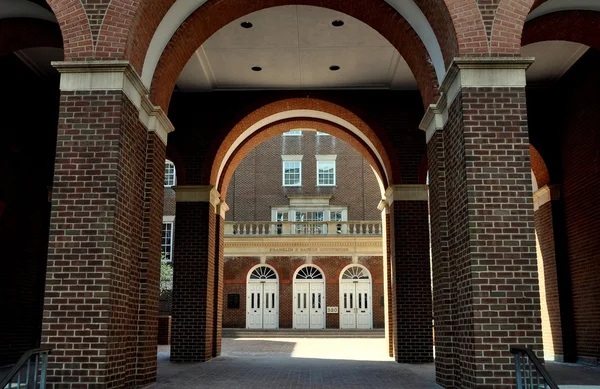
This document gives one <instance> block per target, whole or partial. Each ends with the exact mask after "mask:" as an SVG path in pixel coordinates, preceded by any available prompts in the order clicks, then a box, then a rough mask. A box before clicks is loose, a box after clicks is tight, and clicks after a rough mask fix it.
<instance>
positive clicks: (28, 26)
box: [0, 18, 63, 56]
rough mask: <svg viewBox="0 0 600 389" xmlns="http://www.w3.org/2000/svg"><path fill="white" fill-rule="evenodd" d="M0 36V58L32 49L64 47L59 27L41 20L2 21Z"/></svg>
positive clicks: (16, 19)
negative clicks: (18, 51) (0, 39)
mask: <svg viewBox="0 0 600 389" xmlns="http://www.w3.org/2000/svg"><path fill="white" fill-rule="evenodd" d="M0 36H1V37H2V45H0V56H2V55H7V54H10V53H13V52H15V51H17V50H22V49H27V48H31V47H55V48H62V47H63V38H62V35H61V32H60V28H59V27H58V25H57V24H56V23H53V22H49V21H46V20H41V19H32V18H11V19H0Z"/></svg>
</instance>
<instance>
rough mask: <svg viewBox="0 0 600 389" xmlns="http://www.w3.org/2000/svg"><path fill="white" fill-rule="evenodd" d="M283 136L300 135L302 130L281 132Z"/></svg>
mask: <svg viewBox="0 0 600 389" xmlns="http://www.w3.org/2000/svg"><path fill="white" fill-rule="evenodd" d="M283 135H284V136H302V130H291V131H288V132H284V133H283Z"/></svg>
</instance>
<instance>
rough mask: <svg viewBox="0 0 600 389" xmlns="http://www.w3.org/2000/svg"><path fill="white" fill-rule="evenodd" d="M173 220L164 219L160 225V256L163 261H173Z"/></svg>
mask: <svg viewBox="0 0 600 389" xmlns="http://www.w3.org/2000/svg"><path fill="white" fill-rule="evenodd" d="M174 225H175V223H174V222H173V221H164V220H163V227H162V246H161V258H162V260H163V261H164V262H172V261H173V227H174Z"/></svg>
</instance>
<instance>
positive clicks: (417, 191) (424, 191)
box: [380, 185, 429, 210]
mask: <svg viewBox="0 0 600 389" xmlns="http://www.w3.org/2000/svg"><path fill="white" fill-rule="evenodd" d="M428 200H429V187H428V186H427V185H392V186H390V187H389V188H387V190H386V191H385V198H384V199H383V200H382V201H384V202H385V203H387V205H388V206H390V205H392V204H393V203H394V201H428ZM380 206H381V203H380ZM380 210H383V208H382V209H380Z"/></svg>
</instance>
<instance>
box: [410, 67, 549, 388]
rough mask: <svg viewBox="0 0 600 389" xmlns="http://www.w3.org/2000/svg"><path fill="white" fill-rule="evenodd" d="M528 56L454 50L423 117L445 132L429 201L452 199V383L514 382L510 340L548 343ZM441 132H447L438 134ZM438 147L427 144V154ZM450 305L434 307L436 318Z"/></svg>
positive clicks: (440, 250)
mask: <svg viewBox="0 0 600 389" xmlns="http://www.w3.org/2000/svg"><path fill="white" fill-rule="evenodd" d="M531 62H532V60H531V59H523V58H469V59H462V58H457V59H455V60H454V63H453V64H452V66H451V68H450V69H449V71H448V74H447V75H446V79H445V80H444V82H443V84H442V86H441V87H440V90H441V92H442V97H441V99H440V101H439V102H438V103H437V104H436V105H433V106H431V107H430V108H429V110H428V113H427V114H426V116H425V119H424V121H423V122H422V123H421V128H423V129H425V130H427V133H428V134H427V139H428V140H429V142H430V143H431V142H432V140H433V142H438V141H439V139H443V140H442V143H443V153H444V154H443V162H444V166H443V168H444V169H443V170H444V179H443V180H442V179H440V177H439V171H440V168H439V167H436V170H437V171H438V173H436V174H435V179H436V181H437V185H438V188H437V189H436V192H435V193H432V194H433V195H435V196H436V197H438V198H437V199H435V200H432V203H438V204H443V202H444V201H445V202H446V210H447V212H446V217H447V223H448V238H447V239H448V249H449V251H448V258H450V261H449V262H448V267H449V268H450V269H449V273H450V274H449V276H450V277H451V278H452V279H453V280H455V283H456V284H455V285H456V287H454V288H452V294H453V296H452V301H453V304H454V310H455V312H456V320H455V323H454V327H453V330H452V333H453V334H454V339H452V341H451V342H447V343H451V344H452V346H453V347H454V350H455V352H456V354H455V357H456V358H455V360H454V362H452V363H451V364H450V365H451V366H455V367H456V368H457V369H460V375H456V374H455V375H454V377H455V378H456V380H455V382H454V383H453V386H452V387H457V388H458V387H461V388H462V387H468V388H506V387H512V386H514V384H515V378H514V367H513V358H512V355H511V353H510V347H511V346H513V345H519V346H527V347H531V348H532V349H533V350H535V351H536V352H540V351H541V343H542V340H541V324H540V301H539V290H538V280H537V264H536V250H535V235H534V232H535V231H534V220H533V200H532V196H531V194H532V192H531V190H532V188H531V167H530V162H529V137H528V132H527V110H526V101H525V70H526V69H527V67H528V66H529V65H530V64H531ZM431 111H433V112H431ZM437 131H442V132H443V138H437V140H436V139H434V132H437ZM437 147H439V146H437V145H431V146H430V148H429V151H430V160H431V159H433V158H435V155H432V153H433V152H434V150H432V149H437ZM440 181H443V182H440ZM441 183H443V184H444V185H445V191H444V192H445V193H443V192H442V191H441V186H440V184H441ZM442 196H445V200H444V199H442V198H441V197H442ZM436 207H437V208H439V209H440V210H441V206H439V205H438V206H436ZM434 209H436V208H432V212H433V210H434ZM441 216H443V213H442V214H441V215H436V216H435V217H436V218H437V217H441ZM436 224H437V225H438V226H439V225H443V224H442V223H441V222H439V221H438V222H437V223H436ZM436 228H439V227H436ZM434 244H436V245H439V247H435V248H434V250H433V252H434V258H433V261H434V262H435V263H436V265H435V266H434V268H436V267H437V266H438V263H443V262H444V260H445V258H444V255H443V254H444V246H443V244H442V243H441V241H440V239H439V238H438V239H437V240H436V241H435V242H434ZM440 279H441V280H442V281H441V282H442V285H441V287H442V288H443V287H444V284H443V282H444V281H443V278H442V277H440V276H439V275H438V276H436V280H434V282H436V281H438V280H440ZM436 288H437V287H436ZM436 292H437V289H436ZM438 308H439V306H438V305H437V304H436V309H438ZM444 314H446V313H445V312H443V311H436V317H437V316H438V315H439V316H442V317H443V316H444ZM446 317H447V314H446ZM448 360H449V359H448V358H445V361H443V363H445V364H446V365H447V364H448ZM450 370H451V369H450ZM448 371H449V369H443V370H437V371H436V374H437V378H438V380H439V381H440V382H448V375H447V374H442V373H443V372H448ZM450 384H451V383H450ZM451 385H452V384H451Z"/></svg>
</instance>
